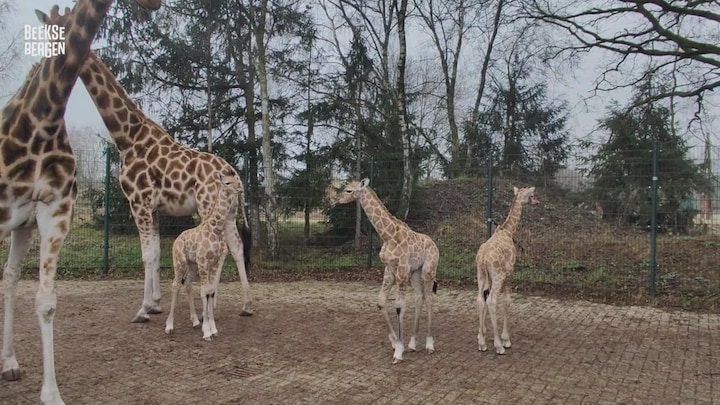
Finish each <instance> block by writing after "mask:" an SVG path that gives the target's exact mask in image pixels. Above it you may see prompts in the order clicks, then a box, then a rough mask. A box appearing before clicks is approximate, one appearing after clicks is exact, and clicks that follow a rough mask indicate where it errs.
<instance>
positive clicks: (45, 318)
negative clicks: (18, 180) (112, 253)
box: [35, 201, 72, 404]
mask: <svg viewBox="0 0 720 405" xmlns="http://www.w3.org/2000/svg"><path fill="white" fill-rule="evenodd" d="M70 204H71V205H70V207H72V201H71V203H70ZM60 212H62V214H63V215H60ZM36 218H37V224H38V230H39V231H40V280H39V281H40V283H39V287H38V292H37V295H36V296H35V309H36V313H37V316H38V320H39V321H40V336H41V340H42V347H43V350H42V352H43V384H42V389H41V390H40V400H41V401H42V403H43V404H64V402H63V400H62V398H61V397H60V390H59V389H58V386H57V381H56V379H55V351H54V342H53V320H54V318H55V310H56V307H57V295H56V293H55V272H56V270H57V261H58V257H59V256H60V250H61V249H62V246H63V243H64V242H65V236H66V235H67V231H68V229H69V227H70V220H71V218H72V208H70V209H69V210H67V209H66V210H64V212H63V211H62V208H61V202H60V201H58V203H57V204H52V205H45V204H42V203H38V206H37V214H36Z"/></svg>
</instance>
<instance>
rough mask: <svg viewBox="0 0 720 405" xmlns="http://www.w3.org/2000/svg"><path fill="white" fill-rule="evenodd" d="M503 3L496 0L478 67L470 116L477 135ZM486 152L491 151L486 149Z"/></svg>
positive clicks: (467, 165) (467, 163) (467, 159)
mask: <svg viewBox="0 0 720 405" xmlns="http://www.w3.org/2000/svg"><path fill="white" fill-rule="evenodd" d="M504 4H505V0H498V5H497V9H496V10H495V19H494V21H493V32H492V35H491V36H490V40H489V41H488V47H487V51H486V52H485V58H483V64H482V68H481V69H480V85H479V86H478V91H477V96H476V97H475V105H474V106H473V110H472V116H471V117H470V128H471V129H472V134H473V135H474V136H477V133H478V124H479V122H478V121H479V120H480V103H481V102H482V98H483V94H484V93H485V82H486V81H487V71H488V67H489V66H490V57H491V55H492V50H493V46H494V45H495V38H497V33H498V30H499V28H500V17H502V9H503V5H504ZM465 143H466V144H467V148H466V149H467V156H466V157H465V170H464V172H465V173H467V172H468V171H469V170H470V161H471V158H472V154H473V149H472V148H471V147H470V142H469V139H466V140H465ZM487 153H492V151H490V150H488V151H487Z"/></svg>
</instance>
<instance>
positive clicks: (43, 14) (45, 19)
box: [35, 9, 50, 24]
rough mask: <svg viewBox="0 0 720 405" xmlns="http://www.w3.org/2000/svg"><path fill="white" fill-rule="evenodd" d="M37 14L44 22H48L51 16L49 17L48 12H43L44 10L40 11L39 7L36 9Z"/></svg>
mask: <svg viewBox="0 0 720 405" xmlns="http://www.w3.org/2000/svg"><path fill="white" fill-rule="evenodd" d="M35 15H36V16H37V18H38V21H40V22H41V23H43V24H47V23H48V21H49V20H50V17H48V15H47V14H45V13H43V12H42V11H40V10H37V9H36V10H35Z"/></svg>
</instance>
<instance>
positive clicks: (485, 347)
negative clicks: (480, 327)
mask: <svg viewBox="0 0 720 405" xmlns="http://www.w3.org/2000/svg"><path fill="white" fill-rule="evenodd" d="M478 350H479V351H481V352H486V351H487V345H480V346H478Z"/></svg>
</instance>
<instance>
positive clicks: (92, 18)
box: [13, 0, 113, 137]
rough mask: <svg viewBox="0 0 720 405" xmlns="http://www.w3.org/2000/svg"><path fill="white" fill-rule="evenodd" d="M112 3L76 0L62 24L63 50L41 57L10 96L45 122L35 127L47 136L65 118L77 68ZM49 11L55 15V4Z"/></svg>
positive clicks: (77, 72) (78, 68) (102, 0)
mask: <svg viewBox="0 0 720 405" xmlns="http://www.w3.org/2000/svg"><path fill="white" fill-rule="evenodd" d="M112 3H113V0H95V1H90V0H80V1H78V2H77V3H76V4H75V6H74V7H73V9H72V11H71V14H70V16H69V18H68V20H67V21H66V22H65V25H64V27H65V33H64V36H65V53H63V54H59V55H56V56H53V57H50V58H44V59H42V60H41V61H40V62H39V64H38V65H37V66H36V67H33V68H32V69H31V71H30V73H29V74H28V76H27V78H26V81H25V84H24V85H23V86H22V87H21V88H20V90H18V92H17V93H15V95H14V96H13V98H16V99H22V100H23V104H24V105H25V106H26V107H27V110H28V111H30V113H31V114H32V115H34V116H35V118H36V119H38V120H41V121H42V122H43V123H44V125H42V126H40V127H39V128H38V130H40V131H44V133H45V135H46V136H47V137H52V136H54V135H57V134H58V133H59V132H58V131H57V127H56V125H59V124H60V121H62V120H63V119H64V115H65V109H66V106H67V101H68V99H69V98H70V94H71V92H72V89H73V87H74V86H75V82H77V78H78V74H79V71H80V68H81V66H82V65H83V61H84V60H85V58H86V57H87V54H88V52H89V51H90V46H91V45H92V42H93V40H94V39H95V34H97V32H98V29H99V28H100V24H101V22H102V20H103V18H105V14H107V11H108V10H109V9H110V6H111V5H112ZM55 7H57V6H55ZM51 13H53V14H54V15H55V16H57V15H58V14H57V13H58V10H57V8H53V11H52V12H51Z"/></svg>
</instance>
